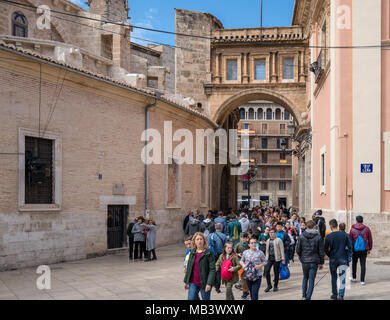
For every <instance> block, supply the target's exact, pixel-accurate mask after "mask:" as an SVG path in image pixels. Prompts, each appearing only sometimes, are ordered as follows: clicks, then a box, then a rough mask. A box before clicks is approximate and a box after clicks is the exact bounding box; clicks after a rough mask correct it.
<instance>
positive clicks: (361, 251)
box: [349, 216, 373, 285]
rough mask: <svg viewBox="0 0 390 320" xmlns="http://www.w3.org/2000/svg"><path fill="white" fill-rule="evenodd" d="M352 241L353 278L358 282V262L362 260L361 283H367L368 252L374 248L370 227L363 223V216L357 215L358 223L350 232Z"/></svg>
mask: <svg viewBox="0 0 390 320" xmlns="http://www.w3.org/2000/svg"><path fill="white" fill-rule="evenodd" d="M349 237H350V239H351V242H352V279H351V281H353V282H356V281H357V279H356V273H357V263H358V260H359V261H360V283H361V284H362V285H365V284H366V282H365V278H366V260H367V254H370V252H371V250H372V244H373V241H372V234H371V230H370V228H369V227H367V226H366V225H364V224H363V217H362V216H357V217H356V223H355V224H354V225H353V226H352V228H351V231H350V232H349Z"/></svg>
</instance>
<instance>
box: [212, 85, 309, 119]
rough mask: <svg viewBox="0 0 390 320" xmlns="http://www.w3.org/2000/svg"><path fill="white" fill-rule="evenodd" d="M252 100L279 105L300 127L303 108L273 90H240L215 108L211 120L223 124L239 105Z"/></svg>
mask: <svg viewBox="0 0 390 320" xmlns="http://www.w3.org/2000/svg"><path fill="white" fill-rule="evenodd" d="M254 100H266V101H271V102H274V103H277V104H279V105H280V106H282V107H284V108H285V109H286V110H287V111H289V112H290V113H291V115H292V116H293V118H294V120H295V122H296V123H297V124H298V125H301V124H302V122H303V120H302V117H301V114H302V112H304V111H305V106H304V105H302V106H297V105H296V104H295V103H293V102H292V101H291V100H290V99H289V98H287V97H285V96H284V95H281V94H280V93H278V92H276V91H275V90H270V89H266V88H253V89H247V90H242V91H240V92H238V93H236V94H234V95H232V96H230V97H229V98H228V99H227V100H225V101H224V102H223V103H222V104H221V105H220V107H219V108H217V110H216V112H215V114H214V117H213V120H214V121H215V122H216V123H218V124H220V125H221V124H223V123H224V121H225V120H226V118H227V117H228V115H229V114H230V113H231V112H233V111H234V110H235V109H237V108H238V107H239V106H240V105H243V104H245V103H247V102H249V101H254Z"/></svg>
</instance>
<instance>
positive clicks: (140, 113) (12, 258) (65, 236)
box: [0, 61, 208, 270]
mask: <svg viewBox="0 0 390 320" xmlns="http://www.w3.org/2000/svg"><path fill="white" fill-rule="evenodd" d="M6 64H7V63H6V62H1V61H0V105H2V106H3V110H2V111H3V112H2V113H1V114H0V126H1V128H2V135H1V136H0V150H1V152H5V153H16V152H18V128H20V127H22V128H29V129H37V128H38V101H39V94H38V93H39V81H38V79H37V78H36V77H34V76H32V75H27V74H25V72H24V70H26V72H30V73H31V72H33V71H32V70H35V74H37V72H39V71H38V70H39V69H38V68H37V66H36V65H35V64H31V63H26V64H25V65H23V66H22V65H21V64H19V65H18V66H13V67H11V66H12V64H9V65H8V64H7V69H5V67H4V66H5V65H6ZM34 65H35V67H34ZM9 68H11V69H12V70H13V71H10V70H9ZM15 68H17V69H16V70H15ZM18 68H20V69H18ZM21 70H23V73H22V71H21ZM43 75H44V79H43V81H42V95H41V97H42V103H41V128H43V127H44V126H45V125H46V119H47V117H48V112H49V108H50V106H52V102H53V97H56V96H57V95H56V92H57V93H58V92H59V90H60V84H61V83H62V76H63V75H64V71H63V70H61V71H60V69H57V68H53V67H48V66H43ZM57 81H58V82H57ZM56 84H57V86H56ZM151 102H152V101H151V99H149V100H146V98H145V97H144V96H142V95H139V94H134V93H130V92H129V91H125V90H122V89H118V88H115V87H114V86H109V85H106V84H102V83H101V82H97V81H95V80H91V79H88V78H86V77H82V76H80V75H75V74H72V73H71V72H68V73H67V79H66V80H65V82H64V86H63V88H62V90H61V94H60V95H59V97H58V103H57V105H56V108H55V111H54V113H53V117H52V120H51V121H50V123H49V125H48V127H47V131H48V132H53V133H56V134H57V135H60V136H61V139H62V208H61V210H60V211H55V212H34V213H33V212H20V211H18V190H19V187H18V174H19V173H18V157H17V155H15V154H13V155H12V154H11V155H5V156H1V157H0V179H1V180H0V181H1V183H0V269H2V270H5V269H10V268H20V267H26V266H34V265H38V264H44V263H46V264H49V263H55V262H60V261H70V260H77V259H83V258H87V257H91V256H95V255H101V254H105V252H106V249H107V242H106V241H107V236H106V234H107V226H106V219H107V211H106V210H105V208H103V209H102V206H101V203H100V200H99V199H100V196H112V194H113V185H114V184H124V185H125V190H126V194H125V195H126V196H133V197H135V199H136V202H135V204H134V205H131V206H130V209H129V219H133V218H134V217H135V216H139V215H143V214H144V164H143V163H142V161H141V152H142V149H143V147H144V142H141V139H140V137H141V133H142V131H143V130H144V107H145V106H146V104H147V103H151ZM164 120H171V121H173V123H174V130H175V129H177V128H187V129H189V130H191V131H192V132H195V129H196V128H206V127H208V125H207V123H205V122H203V121H202V120H200V119H199V118H196V117H194V116H192V115H190V114H188V113H185V112H183V111H179V110H178V109H176V108H174V107H172V106H169V105H167V104H164V103H160V104H159V106H158V107H157V108H155V109H154V110H153V112H151V115H150V127H151V128H155V129H158V130H159V131H160V132H163V121H164ZM176 144H177V143H176ZM174 146H175V144H174ZM165 170H166V166H165V165H152V166H151V169H150V207H151V217H152V218H154V219H155V220H156V222H157V225H158V231H157V246H161V245H165V244H169V243H173V242H176V241H178V240H181V239H182V237H183V234H182V230H181V225H182V219H183V217H184V216H185V214H186V212H187V211H188V210H189V209H195V208H198V207H200V205H201V204H200V193H201V191H200V166H196V165H183V166H182V179H181V198H182V203H181V206H180V207H179V208H176V209H170V208H167V206H166V202H165V194H166V187H165V179H166V175H165V172H166V171H165ZM99 173H101V174H102V180H99V179H98V174H99ZM202 210H203V211H204V212H205V211H206V210H207V207H203V208H202Z"/></svg>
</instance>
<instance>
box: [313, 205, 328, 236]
mask: <svg viewBox="0 0 390 320" xmlns="http://www.w3.org/2000/svg"><path fill="white" fill-rule="evenodd" d="M313 221H314V222H315V224H316V225H317V230H318V231H319V233H320V235H321V239H322V241H324V239H325V235H326V223H325V218H324V217H322V210H317V211H316V212H315V213H314V217H313Z"/></svg>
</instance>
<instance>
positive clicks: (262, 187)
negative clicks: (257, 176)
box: [261, 182, 268, 190]
mask: <svg viewBox="0 0 390 320" xmlns="http://www.w3.org/2000/svg"><path fill="white" fill-rule="evenodd" d="M261 189H262V190H268V182H262V183H261Z"/></svg>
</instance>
